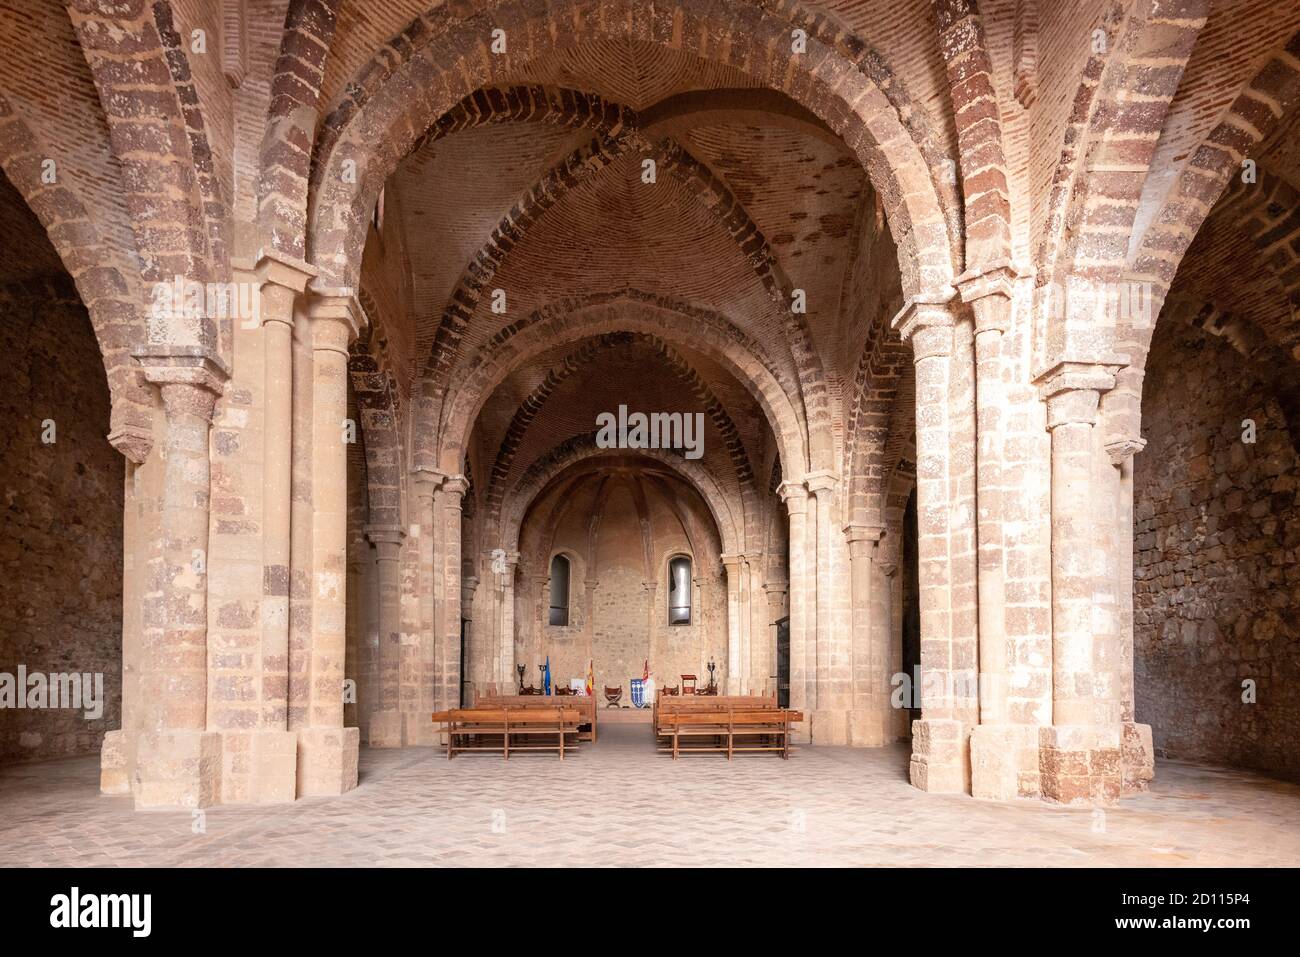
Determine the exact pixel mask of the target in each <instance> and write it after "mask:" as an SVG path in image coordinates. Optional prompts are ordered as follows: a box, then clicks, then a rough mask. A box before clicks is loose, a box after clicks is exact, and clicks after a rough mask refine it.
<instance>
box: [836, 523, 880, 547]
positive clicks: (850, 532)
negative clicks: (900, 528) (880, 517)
mask: <svg viewBox="0 0 1300 957" xmlns="http://www.w3.org/2000/svg"><path fill="white" fill-rule="evenodd" d="M884 534H885V530H884V528H882V527H881V526H879V525H864V524H862V523H859V522H853V523H851V524H849V525H845V526H844V537H845V539H847V540H848V543H849V544H850V545H852V544H854V543H855V542H878V541H880V538H881V536H882V535H884Z"/></svg>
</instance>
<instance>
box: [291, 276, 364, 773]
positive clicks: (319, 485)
mask: <svg viewBox="0 0 1300 957" xmlns="http://www.w3.org/2000/svg"><path fill="white" fill-rule="evenodd" d="M309 315H310V320H311V350H312V353H311V355H312V390H311V400H312V402H311V406H312V432H311V465H312V521H311V536H312V551H311V585H312V588H311V598H312V605H311V607H312V623H311V649H310V652H309V654H308V656H307V668H308V671H309V674H310V684H309V689H308V697H307V703H308V709H307V724H306V726H305V727H303V728H301V729H300V730H299V734H298V794H299V796H300V797H307V796H317V795H330V794H342V793H343V792H344V791H348V790H351V789H352V788H354V787H356V786H357V749H358V746H359V744H360V731H359V730H358V729H357V728H345V727H344V726H343V661H344V655H345V654H346V653H347V636H346V608H345V602H346V596H347V590H346V580H347V576H346V572H347V482H348V478H347V476H348V465H347V445H346V443H345V435H344V423H345V420H346V419H347V414H348V411H347V408H348V345H349V344H350V343H351V342H352V340H353V339H355V338H356V336H357V333H358V331H359V329H360V327H361V324H362V323H363V322H364V321H365V319H364V313H363V312H362V310H361V304H360V303H358V302H357V300H356V299H355V297H353V296H351V295H350V294H333V293H328V292H326V293H321V294H318V295H317V296H315V297H313V299H312V301H311V302H310V304H309Z"/></svg>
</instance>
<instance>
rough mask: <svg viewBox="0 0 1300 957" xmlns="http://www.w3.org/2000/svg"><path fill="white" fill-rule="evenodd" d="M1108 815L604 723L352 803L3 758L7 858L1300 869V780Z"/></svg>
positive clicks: (846, 754) (426, 770) (895, 770)
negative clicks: (553, 751)
mask: <svg viewBox="0 0 1300 957" xmlns="http://www.w3.org/2000/svg"><path fill="white" fill-rule="evenodd" d="M1156 775H1157V779H1156V781H1155V783H1154V785H1153V786H1152V789H1151V792H1150V793H1149V794H1145V795H1141V796H1138V797H1135V798H1129V799H1127V800H1125V801H1124V802H1123V804H1122V805H1121V806H1120V807H1118V808H1112V809H1109V810H1107V811H1105V812H1093V811H1091V810H1089V809H1069V808H1059V807H1049V806H1046V805H1042V804H1039V803H1036V802H1015V803H1009V804H999V803H989V802H982V801H975V800H973V799H972V798H969V797H961V796H955V795H953V796H949V795H930V794H924V793H922V792H920V791H917V790H915V789H914V788H912V787H911V786H910V785H908V783H907V752H906V750H905V749H904V748H903V747H902V746H896V747H891V748H884V749H878V750H853V749H849V748H805V749H803V750H801V751H799V752H798V753H796V754H795V755H794V756H793V757H792V758H791V759H790V761H788V762H783V761H780V760H779V759H776V758H769V757H767V756H751V757H749V758H747V759H743V760H742V759H739V758H737V759H736V760H735V761H733V762H732V763H730V764H728V763H727V761H726V760H725V759H723V758H715V757H714V756H703V755H697V756H694V757H692V758H690V759H686V758H683V759H682V760H680V761H678V762H676V763H674V762H672V761H671V760H669V759H668V758H667V757H665V756H662V755H658V754H656V753H654V751H653V750H652V748H651V745H650V741H649V734H648V729H647V728H645V727H643V726H637V725H625V726H621V727H615V726H612V725H611V726H609V727H608V728H607V729H605V730H602V733H601V741H600V743H599V744H597V745H594V746H593V745H585V746H584V747H583V749H582V751H581V752H580V753H579V754H577V755H573V756H571V757H570V758H568V759H567V760H565V762H564V763H563V764H560V762H559V761H558V760H557V759H556V758H555V757H554V756H549V755H547V756H543V755H520V756H518V757H516V758H512V759H511V760H510V761H509V763H506V762H503V761H501V760H500V759H498V758H495V757H489V756H487V755H466V756H464V757H463V758H457V759H456V760H455V761H450V762H449V761H447V759H446V756H445V754H444V753H442V752H438V751H433V750H428V749H414V750H403V751H369V750H367V751H363V752H362V756H361V783H360V786H359V787H358V788H357V789H356V790H355V791H352V792H351V793H349V794H346V795H344V796H342V797H340V798H333V799H325V798H317V799H310V800H303V801H298V802H296V803H294V804H291V805H281V806H278V807H270V808H265V807H262V808H259V807H219V808H213V809H210V810H208V811H207V812H206V821H205V822H204V824H205V826H206V832H205V833H194V831H195V827H194V824H195V822H194V820H193V819H192V816H191V814H190V813H189V812H175V811H150V812H136V811H134V810H133V809H132V805H131V801H130V799H129V798H120V797H105V796H102V795H100V794H98V793H97V790H96V788H97V782H98V767H97V760H96V759H95V758H71V759H65V760H59V761H47V762H42V763H39V764H26V765H16V766H9V767H5V768H0V855H3V859H2V860H0V864H4V865H9V866H14V865H19V866H21V865H35V866H50V865H65V866H76V867H85V866H105V865H107V866H118V865H162V866H177V865H179V866H232V865H263V866H280V865H307V866H339V867H356V866H392V865H491V866H501V865H535V864H565V863H573V864H636V865H683V864H689V865H723V864H730V865H754V864H759V865H1017V864H1023V865H1065V866H1068V865H1088V866H1108V865H1131V866H1148V865H1149V866H1161V867H1168V866H1177V865H1209V866H1265V865H1297V864H1300V786H1297V785H1293V784H1285V783H1281V782H1277V781H1272V780H1269V779H1267V778H1263V777H1259V776H1255V775H1251V774H1247V773H1245V772H1240V771H1228V770H1222V769H1215V768H1207V767H1201V766H1197V765H1191V764H1185V763H1181V762H1175V761H1164V762H1160V764H1159V765H1158V767H1157V771H1156Z"/></svg>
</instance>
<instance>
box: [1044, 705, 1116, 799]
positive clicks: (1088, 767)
mask: <svg viewBox="0 0 1300 957" xmlns="http://www.w3.org/2000/svg"><path fill="white" fill-rule="evenodd" d="M1038 750H1039V755H1038V763H1039V767H1040V768H1041V769H1042V786H1043V799H1044V800H1047V801H1052V802H1055V803H1057V804H1083V805H1106V804H1114V803H1115V801H1117V800H1118V799H1119V796H1120V782H1121V761H1120V728H1119V726H1118V725H1117V726H1115V727H1114V728H1094V727H1088V726H1085V725H1054V726H1052V727H1045V728H1039V729H1038Z"/></svg>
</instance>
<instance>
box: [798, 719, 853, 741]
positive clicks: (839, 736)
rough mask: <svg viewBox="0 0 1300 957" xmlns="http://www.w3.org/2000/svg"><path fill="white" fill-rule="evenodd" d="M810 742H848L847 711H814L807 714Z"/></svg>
mask: <svg viewBox="0 0 1300 957" xmlns="http://www.w3.org/2000/svg"><path fill="white" fill-rule="evenodd" d="M807 717H808V723H809V727H810V728H811V733H812V743H813V744H816V745H831V746H834V745H840V746H843V745H846V744H848V743H849V722H848V713H847V712H845V711H814V712H812V713H811V714H809V715H808V716H807Z"/></svg>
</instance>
